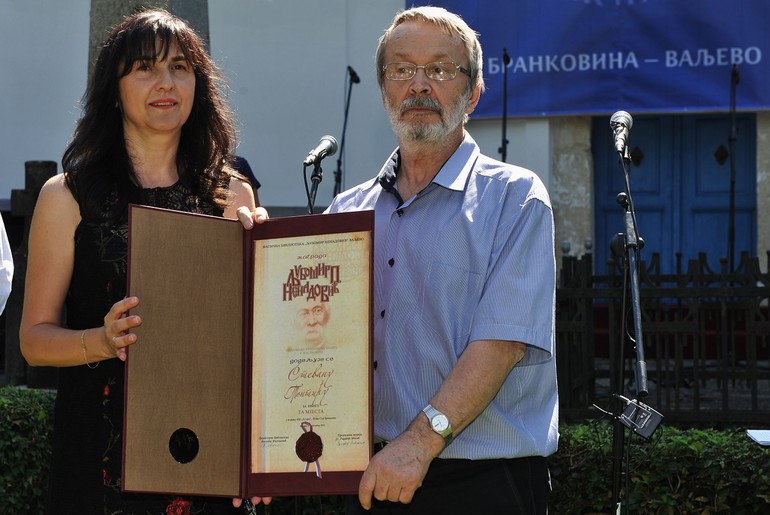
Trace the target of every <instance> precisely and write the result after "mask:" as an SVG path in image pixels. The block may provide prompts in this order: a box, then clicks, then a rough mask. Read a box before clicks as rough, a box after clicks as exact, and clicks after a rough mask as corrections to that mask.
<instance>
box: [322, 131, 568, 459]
mask: <svg viewBox="0 0 770 515" xmlns="http://www.w3.org/2000/svg"><path fill="white" fill-rule="evenodd" d="M398 160H399V154H398V150H396V151H395V152H394V153H393V154H392V155H391V157H390V158H389V159H388V161H387V162H386V163H385V165H384V166H383V168H382V170H381V171H380V173H379V175H378V176H377V177H376V178H375V179H373V180H371V181H368V182H366V183H363V184H361V185H359V186H356V187H354V188H352V189H350V190H348V191H345V192H343V193H341V194H340V195H338V196H337V197H336V198H335V199H334V201H333V202H332V204H331V206H330V207H329V209H328V210H327V212H341V211H357V210H368V209H373V210H374V213H375V229H374V302H373V304H374V308H373V316H374V360H375V371H374V421H375V428H374V429H375V434H376V436H377V437H379V438H384V439H386V440H392V439H394V438H396V437H397V436H398V435H399V434H401V433H402V432H403V431H404V429H406V427H407V426H408V425H409V423H410V422H411V421H412V420H413V419H414V418H415V416H416V415H417V414H418V413H419V412H420V410H422V408H423V407H425V405H426V404H427V403H428V402H429V401H430V399H431V398H432V397H433V395H434V394H435V393H436V391H437V390H438V389H439V387H440V386H441V384H442V382H443V381H444V379H445V378H446V377H447V375H448V374H449V372H450V370H452V367H454V365H455V364H456V363H457V360H458V357H459V356H460V355H461V354H462V353H463V351H464V350H465V348H466V347H467V346H468V344H469V343H470V342H471V341H475V340H486V339H492V340H513V341H519V342H523V343H526V344H527V352H526V355H525V357H524V359H523V360H522V362H520V363H519V364H518V365H517V366H516V367H515V368H514V369H513V371H512V372H511V374H510V375H509V376H508V378H507V379H506V381H505V382H504V384H503V386H502V388H501V389H500V391H499V392H498V394H497V396H496V397H495V398H494V399H493V401H492V402H491V403H490V405H489V406H488V407H487V408H486V409H485V410H484V411H483V412H482V413H481V414H480V415H479V417H478V418H477V419H476V420H474V421H473V422H472V423H471V424H470V425H469V426H468V427H467V428H466V429H465V430H464V431H463V432H462V433H460V434H459V435H457V436H456V438H455V440H454V441H453V442H452V443H451V444H450V445H449V446H448V447H447V448H446V449H445V450H444V452H443V453H442V454H441V457H442V458H468V459H487V458H518V457H525V456H548V455H550V454H552V453H553V452H555V451H556V447H557V441H558V394H557V386H556V358H555V354H554V309H555V257H554V245H553V214H552V212H551V205H550V200H549V197H548V192H547V191H546V189H545V187H544V185H543V183H542V182H541V181H540V179H539V178H538V177H537V175H535V174H534V173H532V172H531V171H529V170H526V169H524V168H520V167H517V166H513V165H509V164H506V163H501V162H499V161H495V160H493V159H491V158H489V157H487V156H484V155H482V154H481V153H480V152H479V148H478V145H477V144H476V142H475V141H474V140H473V138H471V136H470V135H469V134H468V133H467V132H466V134H465V140H464V141H463V143H462V144H461V145H460V147H459V148H458V149H457V151H455V153H454V154H453V155H452V157H451V158H450V159H449V160H448V161H447V162H446V163H445V164H444V166H443V167H442V168H441V170H440V171H439V173H438V174H437V175H436V177H435V178H434V179H433V181H432V182H431V184H429V185H428V186H427V187H426V188H425V189H424V190H423V191H422V192H420V193H419V194H418V195H416V196H414V197H412V199H410V200H408V201H407V202H405V203H403V204H400V196H398V195H397V194H396V193H395V192H396V189H395V174H396V170H397V168H398ZM468 387H469V388H472V387H473V385H468Z"/></svg>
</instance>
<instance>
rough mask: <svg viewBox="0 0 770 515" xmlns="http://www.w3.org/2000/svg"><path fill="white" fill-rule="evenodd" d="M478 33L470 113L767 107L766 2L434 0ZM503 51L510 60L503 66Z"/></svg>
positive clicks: (769, 35) (769, 6)
mask: <svg viewBox="0 0 770 515" xmlns="http://www.w3.org/2000/svg"><path fill="white" fill-rule="evenodd" d="M427 4H432V5H440V6H442V7H445V8H447V9H448V10H450V11H452V12H455V13H457V14H459V15H461V16H462V17H463V19H464V20H465V21H466V22H467V23H468V24H469V25H470V26H471V27H472V28H473V29H474V30H475V31H476V32H479V33H480V39H481V44H482V48H483V50H484V77H485V81H486V84H487V91H486V93H485V94H484V95H482V97H481V101H480V103H479V105H478V107H477V109H476V111H475V113H474V116H480V117H499V116H501V115H502V111H503V109H502V105H503V101H504V95H503V83H504V73H503V70H504V69H507V77H506V80H507V84H508V87H507V89H508V97H507V104H508V111H507V113H508V115H509V116H538V115H571V114H606V113H611V112H614V111H616V110H619V109H622V110H626V111H629V112H635V113H661V112H665V113H672V112H674V113H676V112H703V111H727V110H728V109H729V107H730V99H731V86H732V84H733V83H734V82H735V81H736V80H737V86H736V88H735V103H736V107H737V109H739V110H752V111H755V110H761V109H769V108H770V64H769V63H768V58H769V57H770V29H768V22H770V1H768V0H475V1H468V0H433V1H430V2H427V1H422V2H420V1H417V2H407V7H409V6H411V5H427ZM504 49H505V50H506V51H507V54H508V56H509V58H510V62H509V64H508V66H506V67H504V66H503V55H504Z"/></svg>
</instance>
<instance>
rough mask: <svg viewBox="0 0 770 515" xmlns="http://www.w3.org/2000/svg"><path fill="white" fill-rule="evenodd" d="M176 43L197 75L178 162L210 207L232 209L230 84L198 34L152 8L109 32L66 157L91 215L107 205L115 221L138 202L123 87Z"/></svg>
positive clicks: (72, 185)
mask: <svg viewBox="0 0 770 515" xmlns="http://www.w3.org/2000/svg"><path fill="white" fill-rule="evenodd" d="M174 42H176V43H177V44H178V46H179V48H180V50H181V51H182V53H183V54H184V57H185V58H186V59H187V61H188V62H189V63H190V64H191V66H192V67H193V69H194V73H195V99H194V102H193V107H192V112H191V113H190V116H189V118H188V119H187V122H186V123H185V124H184V126H183V127H182V134H181V138H180V142H179V149H178V151H177V157H176V160H177V170H178V173H179V180H180V181H181V182H182V183H184V184H185V185H186V186H187V187H188V188H189V189H190V191H191V192H192V194H193V195H196V196H198V197H200V198H201V199H202V200H203V201H205V202H209V203H212V204H214V205H217V206H219V207H224V206H225V205H226V203H227V198H228V193H227V185H228V179H229V177H230V167H229V165H228V162H229V159H230V156H231V154H232V152H233V149H234V148H235V124H234V122H233V119H232V114H231V111H230V109H229V107H228V106H227V104H226V102H225V101H224V99H223V97H222V94H221V93H220V91H219V88H220V87H221V86H223V84H224V81H223V80H222V76H221V74H220V72H219V70H218V69H217V67H216V66H215V64H214V63H213V61H212V60H211V58H210V56H209V55H208V53H207V52H206V49H205V46H204V44H203V41H202V40H201V38H200V37H199V36H198V35H197V34H196V33H195V31H194V30H193V29H192V28H190V27H189V26H188V25H187V24H186V23H185V22H184V21H182V20H180V19H179V18H177V17H175V16H173V15H171V14H170V13H168V12H167V11H164V10H160V9H151V10H146V11H142V12H139V13H136V14H133V15H131V16H129V17H127V18H126V19H125V20H124V21H123V22H122V23H120V24H118V25H117V26H116V27H114V28H113V29H112V31H111V32H110V34H109V36H108V37H107V40H106V41H105V43H104V46H103V47H102V49H101V52H100V53H99V57H98V58H97V61H96V63H95V66H94V69H93V72H92V75H91V80H90V82H89V85H88V89H87V90H86V93H85V95H84V96H83V115H82V117H81V118H80V120H79V121H78V124H77V128H76V129H75V134H74V136H73V138H72V142H71V143H70V144H69V145H68V146H67V149H66V150H65V151H64V155H63V157H62V167H63V169H64V171H65V177H66V184H67V186H68V187H69V189H70V191H72V194H73V196H74V197H75V199H76V200H77V201H78V204H79V205H80V211H81V214H82V215H83V216H84V217H88V218H90V219H95V220H98V219H100V218H101V217H102V216H103V213H104V212H105V208H106V207H107V208H108V212H109V213H110V214H111V215H112V216H118V217H122V216H125V212H126V209H125V208H126V205H127V203H128V202H130V201H132V199H133V198H134V197H135V194H136V192H137V191H138V188H139V186H138V184H139V181H138V179H137V177H136V175H135V172H134V169H133V167H132V165H131V161H130V159H129V156H128V152H127V150H126V144H125V141H124V135H123V121H122V114H121V111H120V108H119V104H118V101H119V97H120V94H119V90H118V82H119V80H120V79H121V78H122V77H124V76H126V75H128V74H129V73H130V71H131V70H132V68H133V66H134V63H135V62H136V61H141V60H146V59H147V58H150V59H152V60H163V59H165V58H166V57H167V55H168V52H169V50H170V47H171V45H172V44H173V43H174ZM107 203H109V205H108V204H107Z"/></svg>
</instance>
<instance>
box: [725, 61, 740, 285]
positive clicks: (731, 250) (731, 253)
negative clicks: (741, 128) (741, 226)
mask: <svg viewBox="0 0 770 515" xmlns="http://www.w3.org/2000/svg"><path fill="white" fill-rule="evenodd" d="M740 80H741V79H740V75H738V65H736V64H734V65H733V71H732V74H731V78H730V137H729V139H728V145H729V147H730V210H729V215H728V216H729V219H730V220H729V222H728V228H727V256H728V259H729V261H730V268H729V270H730V272H733V271H735V265H734V260H735V141H736V139H737V134H738V128H737V126H736V123H735V90H736V86H737V85H738V83H739V82H740Z"/></svg>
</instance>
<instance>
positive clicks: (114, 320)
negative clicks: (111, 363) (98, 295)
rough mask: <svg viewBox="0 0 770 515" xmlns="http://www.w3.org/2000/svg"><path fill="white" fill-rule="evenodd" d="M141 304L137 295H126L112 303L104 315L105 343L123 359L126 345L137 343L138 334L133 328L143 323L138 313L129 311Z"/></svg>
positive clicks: (114, 354)
mask: <svg viewBox="0 0 770 515" xmlns="http://www.w3.org/2000/svg"><path fill="white" fill-rule="evenodd" d="M138 305H139V299H138V298H137V297H126V298H125V299H123V300H119V301H118V302H116V303H115V304H113V305H112V308H111V309H110V311H109V312H108V313H107V314H106V315H105V316H104V344H105V346H106V347H107V349H108V352H110V353H111V355H110V357H113V356H116V357H117V358H118V359H120V360H121V361H125V360H126V347H128V346H129V345H132V344H134V343H136V334H134V333H132V332H131V330H132V329H133V328H135V327H139V326H140V325H142V319H141V318H139V316H137V315H128V311H130V310H131V309H133V308H135V307H136V306H138Z"/></svg>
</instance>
